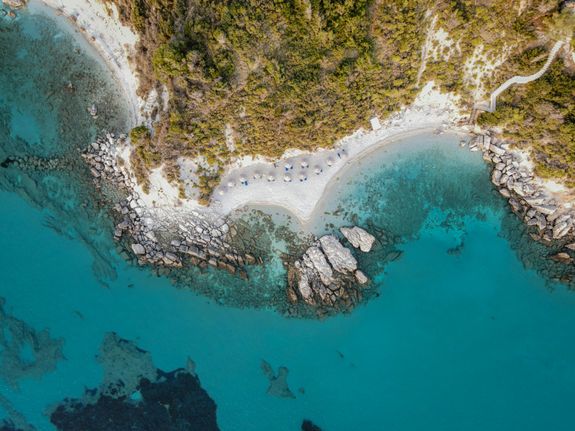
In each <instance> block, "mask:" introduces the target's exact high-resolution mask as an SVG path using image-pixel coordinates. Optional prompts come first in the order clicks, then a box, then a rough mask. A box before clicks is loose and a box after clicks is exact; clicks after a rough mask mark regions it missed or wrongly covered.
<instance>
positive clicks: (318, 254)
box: [303, 247, 333, 286]
mask: <svg viewBox="0 0 575 431" xmlns="http://www.w3.org/2000/svg"><path fill="white" fill-rule="evenodd" d="M303 260H304V264H306V265H307V266H308V267H309V266H310V265H311V267H313V268H315V269H316V271H317V272H318V273H319V276H320V279H321V282H322V283H323V284H325V285H326V286H328V285H330V284H331V283H333V270H332V269H331V266H329V263H327V260H326V258H325V255H324V254H323V252H322V251H321V250H320V249H319V248H318V247H310V248H308V249H307V251H306V253H305V255H304V258H303Z"/></svg>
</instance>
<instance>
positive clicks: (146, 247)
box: [84, 134, 262, 278]
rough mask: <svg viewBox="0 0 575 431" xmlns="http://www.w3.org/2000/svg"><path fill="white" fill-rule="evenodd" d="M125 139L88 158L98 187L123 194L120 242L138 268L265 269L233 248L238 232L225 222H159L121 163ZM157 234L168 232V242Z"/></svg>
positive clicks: (197, 217)
mask: <svg viewBox="0 0 575 431" xmlns="http://www.w3.org/2000/svg"><path fill="white" fill-rule="evenodd" d="M124 140H125V136H120V137H119V138H116V137H115V136H114V135H112V134H108V135H107V136H106V137H105V138H100V139H98V140H97V141H96V142H95V143H93V144H92V145H91V146H90V148H89V150H88V151H87V152H86V153H85V154H84V159H85V160H86V162H87V163H88V165H89V166H90V171H91V173H92V176H93V177H94V179H95V182H96V184H97V185H98V186H100V187H102V186H103V185H108V187H109V186H110V185H111V186H112V187H113V188H115V189H117V190H121V191H122V192H123V193H122V194H121V196H119V197H118V201H119V202H118V203H117V204H116V205H115V206H114V209H115V211H116V213H117V216H118V219H119V222H118V223H117V225H116V229H115V232H114V238H115V239H116V240H118V241H122V240H123V241H124V242H125V243H126V244H128V245H129V250H130V251H131V252H132V253H133V255H134V256H135V257H136V258H137V260H138V263H139V264H141V265H144V264H153V265H159V266H166V267H181V266H182V265H184V264H186V263H190V264H192V265H196V266H199V267H202V268H205V267H208V266H212V267H216V268H220V269H224V270H226V271H229V272H230V273H232V274H236V273H237V274H238V275H240V276H241V277H243V278H247V273H246V271H245V269H244V266H245V265H253V264H256V263H261V262H262V260H261V258H256V257H255V256H253V255H252V254H249V253H243V252H239V251H237V250H234V248H233V247H232V246H231V245H230V244H229V243H228V241H227V238H228V235H229V234H230V231H232V233H233V229H231V227H230V226H229V225H228V223H227V222H226V221H225V220H224V219H221V218H218V219H214V218H211V219H210V218H208V217H206V216H203V215H202V214H200V213H199V212H196V211H191V212H190V213H189V214H186V217H181V218H179V219H178V218H177V217H176V216H175V215H174V216H173V217H157V216H155V214H153V213H152V210H153V209H151V208H149V207H148V206H146V204H145V202H144V201H143V200H142V197H141V196H140V195H139V194H138V192H136V191H135V187H136V183H135V181H134V180H133V179H132V178H131V176H130V174H129V173H128V172H127V171H126V169H125V168H124V167H123V166H120V165H119V163H118V161H117V156H116V153H117V151H118V150H117V148H118V147H119V146H120V145H122V144H123V142H124ZM157 232H162V233H163V234H162V236H161V237H160V235H158V233H157Z"/></svg>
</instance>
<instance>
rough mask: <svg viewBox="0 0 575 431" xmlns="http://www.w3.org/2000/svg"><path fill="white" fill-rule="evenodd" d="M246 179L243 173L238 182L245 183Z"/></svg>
mask: <svg viewBox="0 0 575 431" xmlns="http://www.w3.org/2000/svg"><path fill="white" fill-rule="evenodd" d="M246 181H247V179H246V177H244V176H243V175H242V176H241V177H240V183H245V182H246Z"/></svg>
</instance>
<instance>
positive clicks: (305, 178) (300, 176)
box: [299, 174, 307, 181]
mask: <svg viewBox="0 0 575 431" xmlns="http://www.w3.org/2000/svg"><path fill="white" fill-rule="evenodd" d="M299 180H300V181H305V180H307V177H306V176H305V175H304V174H299Z"/></svg>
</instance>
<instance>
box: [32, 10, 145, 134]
mask: <svg viewBox="0 0 575 431" xmlns="http://www.w3.org/2000/svg"><path fill="white" fill-rule="evenodd" d="M26 7H27V9H28V10H29V11H30V12H31V13H49V11H50V12H52V13H53V14H54V15H55V17H54V18H56V19H57V18H58V17H63V18H65V21H66V25H68V26H69V27H70V29H72V30H73V31H72V33H73V34H75V35H79V36H80V37H81V38H82V40H83V41H85V42H86V43H87V45H89V46H90V47H91V48H92V49H94V50H95V53H94V54H95V56H97V57H98V60H100V61H103V62H104V64H105V65H106V66H107V67H108V68H109V69H110V71H111V72H112V75H113V76H114V78H115V79H116V80H117V81H118V84H119V86H120V87H121V88H122V90H123V91H124V93H125V97H126V98H127V100H128V102H129V103H128V104H129V106H130V110H131V112H130V119H131V123H132V126H135V125H137V124H141V123H142V122H145V121H146V118H145V115H144V113H143V111H144V108H145V107H146V105H147V104H149V101H146V100H144V99H142V98H141V97H140V96H138V87H139V80H138V76H137V73H136V72H135V71H134V70H133V68H132V65H131V61H130V57H131V56H132V54H133V53H134V51H135V45H136V43H137V41H138V36H137V35H136V34H135V33H133V32H132V30H131V29H130V28H129V27H126V26H124V25H123V24H122V23H121V22H120V19H119V14H118V10H117V9H116V7H112V6H110V9H109V10H108V9H107V8H106V6H105V5H104V4H103V3H101V2H99V1H97V0H29V2H28V3H27V6H26ZM46 9H48V10H46Z"/></svg>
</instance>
